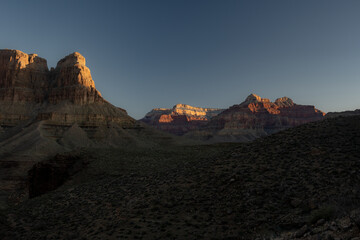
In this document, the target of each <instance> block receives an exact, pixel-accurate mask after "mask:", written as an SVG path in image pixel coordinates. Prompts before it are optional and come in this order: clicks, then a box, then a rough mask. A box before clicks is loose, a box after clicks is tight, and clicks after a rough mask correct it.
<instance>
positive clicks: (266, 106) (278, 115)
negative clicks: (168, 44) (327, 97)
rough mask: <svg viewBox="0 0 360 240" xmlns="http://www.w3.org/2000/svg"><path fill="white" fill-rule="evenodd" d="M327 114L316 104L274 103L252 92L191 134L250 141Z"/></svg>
mask: <svg viewBox="0 0 360 240" xmlns="http://www.w3.org/2000/svg"><path fill="white" fill-rule="evenodd" d="M324 116H325V113H323V112H322V111H320V110H318V109H316V108H315V107H314V106H307V105H298V104H295V103H294V102H293V101H292V100H291V99H290V98H288V97H282V98H278V99H276V101H275V102H271V101H270V100H269V99H267V98H261V97H260V96H257V95H255V94H251V95H249V96H248V97H247V98H246V99H245V101H244V102H242V103H241V104H238V105H234V106H232V107H230V108H228V109H226V110H225V111H223V112H222V113H220V114H219V115H218V116H216V117H214V118H212V119H211V120H210V121H209V123H208V124H207V125H206V126H205V127H204V128H203V129H200V131H199V132H197V133H193V134H191V136H192V137H194V136H203V137H204V136H206V138H208V139H213V140H214V141H247V140H253V139H255V138H257V137H261V136H266V135H268V134H272V133H275V132H278V131H280V130H283V129H286V128H290V127H295V126H298V125H301V124H304V123H308V122H313V121H317V120H321V119H323V118H324ZM215 139H216V140H215Z"/></svg>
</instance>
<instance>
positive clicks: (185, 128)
mask: <svg viewBox="0 0 360 240" xmlns="http://www.w3.org/2000/svg"><path fill="white" fill-rule="evenodd" d="M222 111H223V109H216V108H200V107H192V106H190V105H186V104H176V105H175V106H174V107H173V108H171V109H168V108H155V109H153V110H151V111H150V112H149V113H147V114H146V116H145V117H144V118H143V119H141V121H142V122H145V123H147V124H149V125H151V126H154V127H155V128H157V129H160V130H163V131H166V132H170V133H173V134H176V135H183V134H185V133H187V132H189V131H191V130H196V129H199V128H200V127H202V126H205V125H206V123H207V122H208V121H209V119H211V118H212V117H214V116H216V115H218V114H219V113H221V112H222Z"/></svg>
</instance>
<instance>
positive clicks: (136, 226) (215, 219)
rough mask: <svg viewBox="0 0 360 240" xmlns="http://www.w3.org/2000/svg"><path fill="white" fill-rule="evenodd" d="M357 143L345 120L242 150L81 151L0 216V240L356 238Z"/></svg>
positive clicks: (356, 126) (351, 120)
mask: <svg viewBox="0 0 360 240" xmlns="http://www.w3.org/2000/svg"><path fill="white" fill-rule="evenodd" d="M359 144H360V117H359V116H351V117H337V118H328V119H325V120H322V121H317V122H313V123H308V124H304V125H301V126H298V127H294V128H290V129H287V130H284V131H281V132H279V133H275V134H273V135H271V136H267V137H265V138H260V139H257V140H255V141H253V142H250V143H233V144H216V145H201V146H192V147H191V146H188V147H179V146H178V147H171V146H168V147H166V148H152V149H140V148H134V149H123V150H121V149H112V150H109V149H108V150H107V149H103V150H101V151H93V152H82V153H79V154H78V157H79V159H81V158H83V159H86V160H87V161H88V163H87V167H86V168H85V169H84V170H83V171H81V172H78V173H76V174H75V175H73V176H72V177H71V179H69V180H68V181H67V182H65V184H64V185H63V186H62V187H60V188H58V189H57V190H55V191H52V192H49V193H47V194H44V195H41V196H38V197H35V198H32V199H30V200H27V201H25V202H23V203H21V204H19V205H18V206H14V207H13V208H11V209H8V210H6V211H2V212H1V214H0V228H1V229H0V237H1V238H2V239H309V240H310V239H350V240H357V239H358V237H359V235H360V172H359V169H360V161H359V159H360V149H359V147H358V146H359ZM74 154H75V153H74ZM74 157H75V155H74Z"/></svg>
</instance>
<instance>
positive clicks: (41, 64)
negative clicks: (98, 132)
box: [0, 50, 135, 128]
mask: <svg viewBox="0 0 360 240" xmlns="http://www.w3.org/2000/svg"><path fill="white" fill-rule="evenodd" d="M85 63H86V61H85V58H84V57H83V56H82V55H81V54H80V53H77V52H75V53H72V54H70V55H68V56H66V57H65V58H63V59H61V60H60V61H59V62H58V64H57V66H56V68H55V69H51V70H50V71H49V70H48V67H47V63H46V60H45V59H43V58H40V57H38V56H37V55H36V54H26V53H23V52H21V51H18V50H0V127H2V128H9V127H14V126H16V125H18V124H19V123H22V122H25V121H26V120H52V121H53V122H54V121H55V122H58V123H59V124H61V123H66V124H72V123H75V122H76V123H79V124H85V125H89V123H90V124H92V125H94V124H95V125H104V124H105V125H106V124H108V123H109V122H116V123H122V124H130V125H131V124H133V123H134V122H135V121H134V120H133V119H131V118H130V117H129V116H127V114H126V111H124V110H122V109H120V108H116V107H114V106H112V105H111V104H110V103H108V102H107V101H106V100H104V99H103V98H102V97H101V94H100V92H99V91H97V90H96V88H95V84H94V81H93V79H92V77H91V73H90V70H89V68H88V67H86V65H85Z"/></svg>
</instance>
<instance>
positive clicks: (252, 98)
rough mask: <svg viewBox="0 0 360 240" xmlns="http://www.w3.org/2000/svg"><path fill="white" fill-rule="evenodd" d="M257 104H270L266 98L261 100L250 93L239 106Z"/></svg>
mask: <svg viewBox="0 0 360 240" xmlns="http://www.w3.org/2000/svg"><path fill="white" fill-rule="evenodd" d="M258 102H270V100H269V99H267V98H262V97H260V96H259V95H256V94H254V93H251V94H250V95H249V96H247V98H246V99H245V101H244V102H242V103H241V105H248V104H250V103H258Z"/></svg>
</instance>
